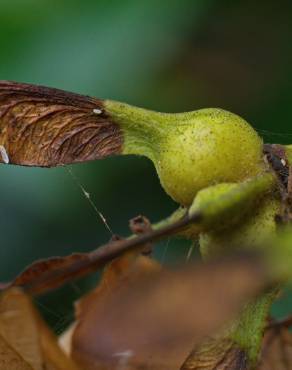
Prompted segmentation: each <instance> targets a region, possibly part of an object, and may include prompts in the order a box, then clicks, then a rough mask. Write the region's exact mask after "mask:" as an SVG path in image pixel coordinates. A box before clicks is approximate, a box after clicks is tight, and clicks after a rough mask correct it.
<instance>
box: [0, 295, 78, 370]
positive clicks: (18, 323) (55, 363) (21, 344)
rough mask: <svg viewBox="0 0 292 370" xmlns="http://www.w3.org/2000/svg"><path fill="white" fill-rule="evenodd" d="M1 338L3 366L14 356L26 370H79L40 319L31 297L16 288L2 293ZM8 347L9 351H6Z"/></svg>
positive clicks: (0, 359) (0, 311)
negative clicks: (4, 362) (7, 359)
mask: <svg viewBox="0 0 292 370" xmlns="http://www.w3.org/2000/svg"><path fill="white" fill-rule="evenodd" d="M0 336H1V339H2V341H1V343H0V346H1V349H2V350H1V351H2V352H1V356H2V357H0V364H1V361H2V362H3V361H6V358H7V356H10V357H8V358H11V354H14V357H15V361H17V359H18V357H19V359H20V360H22V361H23V364H24V365H23V366H25V365H26V367H23V369H25V370H26V369H30V370H44V369H46V370H67V369H70V370H78V368H77V366H76V365H75V364H74V362H73V361H72V360H70V359H69V358H68V357H67V356H66V355H65V354H64V353H63V351H62V350H61V348H59V346H58V343H57V339H56V338H55V336H54V334H53V333H52V332H51V331H50V329H49V328H48V327H47V326H46V324H45V323H44V321H43V320H42V319H41V317H40V315H39V314H38V312H37V311H36V309H35V308H34V306H33V304H32V302H31V300H30V298H29V297H28V296H27V295H25V294H24V293H23V292H22V291H21V290H19V289H17V288H11V289H9V290H7V291H5V292H3V293H2V294H1V297H0ZM6 344H7V345H6ZM5 345H6V347H7V346H8V347H9V348H10V351H9V348H8V350H6V349H5V348H6V347H5ZM20 364H21V362H20ZM17 366H18V365H17ZM19 366H20V365H19ZM21 366H22V365H21ZM0 369H1V370H2V368H1V367H0ZM4 369H5V370H6V368H3V370H4ZM11 369H13V368H11ZM16 369H17V367H16V368H15V369H13V370H16ZM19 369H22V367H19Z"/></svg>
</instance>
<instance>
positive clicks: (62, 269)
mask: <svg viewBox="0 0 292 370" xmlns="http://www.w3.org/2000/svg"><path fill="white" fill-rule="evenodd" d="M201 218H202V215H201V213H194V214H191V215H189V214H188V213H187V214H186V215H185V216H184V217H183V218H181V219H180V220H178V221H176V222H173V223H172V224H170V225H166V226H164V227H161V228H159V229H157V230H151V231H148V232H145V233H143V234H141V235H138V236H136V237H132V238H129V239H122V240H117V241H111V242H109V243H107V244H104V245H102V246H100V247H99V248H97V249H96V250H94V251H93V252H90V253H84V254H75V255H72V256H68V257H64V258H62V257H58V258H55V259H54V258H52V259H51V261H50V260H46V261H43V262H42V261H40V262H39V265H38V262H36V265H35V267H34V266H32V267H31V271H29V269H30V268H28V270H27V276H28V278H26V279H21V277H22V275H20V277H19V278H17V279H16V280H15V281H14V283H12V285H17V286H21V287H22V288H23V289H25V290H26V291H27V292H28V293H30V294H43V293H45V292H47V291H49V290H52V289H56V288H58V287H59V286H61V285H63V284H65V283H66V282H68V281H70V280H73V279H76V278H80V277H82V276H84V275H86V274H89V273H91V272H93V271H95V270H96V269H98V268H101V267H103V266H104V265H106V264H107V263H108V262H110V261H112V260H113V259H114V258H117V257H119V256H121V255H122V254H123V253H125V252H128V251H132V250H135V249H139V248H143V247H144V246H145V244H146V245H147V243H150V242H155V241H158V240H160V239H163V238H165V237H168V236H170V235H173V234H176V233H177V232H179V231H181V230H182V229H184V228H185V227H186V226H188V225H190V224H192V223H198V222H200V221H201ZM50 263H51V266H52V267H51V266H50ZM38 269H39V270H41V271H40V272H41V273H38V272H37V273H35V271H37V270H38ZM25 273H26V272H24V273H23V275H24V274H25ZM29 275H30V276H29ZM22 280H23V281H22Z"/></svg>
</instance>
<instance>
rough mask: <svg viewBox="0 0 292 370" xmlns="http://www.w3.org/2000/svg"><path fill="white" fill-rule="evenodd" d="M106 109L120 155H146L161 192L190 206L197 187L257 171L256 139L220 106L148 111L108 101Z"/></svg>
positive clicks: (258, 149) (260, 166) (260, 162)
mask: <svg viewBox="0 0 292 370" xmlns="http://www.w3.org/2000/svg"><path fill="white" fill-rule="evenodd" d="M105 108H106V111H107V112H108V113H109V114H110V116H111V118H112V119H113V120H114V121H115V122H117V123H118V124H119V125H120V126H121V128H122V130H123V132H124V135H125V140H124V147H123V154H139V155H145V156H147V157H148V158H150V159H151V160H152V161H153V163H154V165H155V167H156V170H157V173H158V175H159V178H160V181H161V184H162V186H163V187H164V189H165V191H166V192H167V193H168V194H169V195H170V196H171V197H172V198H173V199H174V200H175V201H177V202H178V203H180V204H182V205H186V206H188V205H190V204H191V202H192V201H193V199H194V197H195V195H196V194H197V192H198V191H199V190H201V189H203V188H206V187H208V186H210V185H213V184H216V183H221V182H239V181H242V180H245V179H247V178H249V177H252V176H255V175H257V174H259V173H261V172H262V171H263V169H264V167H265V166H264V163H263V159H262V157H263V156H262V140H261V139H260V137H259V136H258V135H257V133H256V132H255V130H254V129H253V128H252V127H251V126H250V125H249V124H248V123H247V122H246V121H245V120H243V119H242V118H240V117H239V116H237V115H235V114H232V113H230V112H227V111H224V110H221V109H202V110H198V111H194V112H189V113H179V114H165V113H158V112H151V111H147V110H144V109H140V108H135V107H131V106H128V105H126V104H122V103H117V102H113V101H105Z"/></svg>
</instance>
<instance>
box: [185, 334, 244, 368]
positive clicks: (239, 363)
mask: <svg viewBox="0 0 292 370" xmlns="http://www.w3.org/2000/svg"><path fill="white" fill-rule="evenodd" d="M247 368H248V367H247V357H246V354H245V352H244V351H243V350H241V349H240V348H239V347H238V346H237V345H236V344H235V343H233V342H232V341H231V340H230V339H224V338H220V339H208V340H207V341H206V342H204V343H203V344H202V345H201V346H199V347H198V348H197V349H195V350H194V351H192V353H191V354H190V355H189V357H188V358H187V360H186V361H185V363H184V364H183V365H182V367H181V370H247Z"/></svg>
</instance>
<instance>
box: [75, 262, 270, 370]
mask: <svg viewBox="0 0 292 370" xmlns="http://www.w3.org/2000/svg"><path fill="white" fill-rule="evenodd" d="M151 263H152V262H151V260H150V259H149V258H147V257H142V256H141V257H139V258H138V259H137V260H136V262H135V263H132V264H130V265H129V267H130V268H128V272H126V271H124V269H123V268H122V269H121V271H120V272H121V274H119V273H116V272H117V271H118V270H117V269H114V270H112V269H111V268H108V269H107V272H106V274H105V276H104V278H103V280H102V282H101V285H100V286H99V287H98V288H97V289H96V290H95V291H94V292H93V293H92V294H89V295H88V296H87V297H86V298H85V299H83V300H81V302H80V303H79V305H78V308H77V317H78V321H77V326H76V329H75V330H74V332H73V338H72V356H73V358H74V359H75V360H76V361H77V362H78V363H79V364H82V365H83V366H84V367H85V368H86V369H87V370H97V369H111V370H112V369H116V368H119V366H121V364H122V363H124V362H127V364H128V366H129V369H138V368H143V369H160V370H162V369H178V368H179V367H180V366H181V365H182V363H183V362H184V360H185V359H186V358H187V356H188V354H189V353H190V352H191V350H192V348H194V345H196V344H198V343H199V342H200V341H201V340H202V338H203V337H204V336H206V335H208V334H210V333H212V332H214V330H216V329H219V327H220V326H221V325H222V324H223V323H224V322H225V321H226V320H230V319H231V318H232V316H233V315H234V313H235V312H237V311H238V310H239V309H240V308H241V307H242V304H243V303H245V302H246V300H247V299H249V298H251V297H252V296H253V295H254V294H256V293H258V292H259V290H260V289H261V288H263V286H264V285H263V280H264V279H263V274H262V272H261V271H260V269H259V268H258V266H257V264H256V263H251V261H249V260H246V259H245V260H237V261H235V260H231V261H225V262H223V261H221V262H218V263H215V262H214V263H211V264H208V265H204V266H202V265H199V266H196V267H194V266H191V267H189V268H184V269H181V270H177V271H161V270H159V269H157V266H154V269H153V268H152V266H151ZM112 266H113V265H112ZM153 272H155V273H153ZM233 356H235V353H233ZM234 361H235V357H234ZM127 369H128V367H127Z"/></svg>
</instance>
